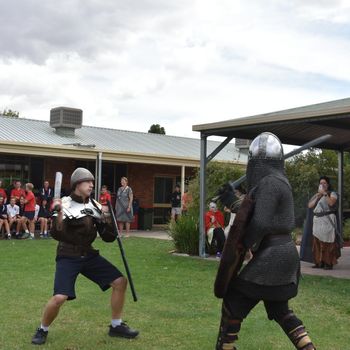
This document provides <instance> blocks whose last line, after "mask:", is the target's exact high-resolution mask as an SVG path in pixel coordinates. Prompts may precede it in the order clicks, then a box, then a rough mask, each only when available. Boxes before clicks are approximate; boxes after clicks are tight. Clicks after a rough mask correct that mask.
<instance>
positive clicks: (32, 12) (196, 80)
mask: <svg viewBox="0 0 350 350" xmlns="http://www.w3.org/2000/svg"><path fill="white" fill-rule="evenodd" d="M0 1H1V0H0ZM329 4H330V2H329V1H308V2H304V1H300V0H294V1H292V2H288V3H286V2H284V1H277V0H276V1H267V2H264V4H262V2H261V1H257V0H255V1H251V2H246V1H243V0H237V1H230V0H220V1H213V0H192V1H191V0H188V1H184V0H181V1H176V2H168V1H162V0H143V1H141V0H129V1H127V2H126V1H122V0H118V1H117V0H115V1H112V0H103V1H102V0H100V1H97V0H95V1H93V0H86V1H82V0H81V1H79V0H76V1H73V0H70V1H68V0H65V1H61V2H59V3H57V2H53V1H45V2H44V3H43V2H39V1H38V0H27V1H24V0H15V1H12V2H10V3H9V2H6V4H4V5H3V6H2V9H4V11H2V12H1V13H0V20H1V21H2V23H3V30H2V35H1V37H0V45H1V47H2V48H3V49H2V50H1V52H0V81H1V83H2V84H1V86H0V109H1V108H5V107H7V108H11V109H15V110H19V111H20V115H21V116H25V117H28V118H29V117H31V118H39V119H46V120H47V119H48V116H49V110H50V108H53V107H56V106H59V105H66V106H72V107H78V108H82V109H83V110H84V124H87V125H101V126H106V127H115V128H121V129H130V130H139V131H147V130H148V128H149V126H150V125H151V124H153V123H159V124H161V125H162V126H164V127H165V129H166V130H167V133H168V134H175V135H185V136H193V135H195V134H193V133H192V131H191V129H192V124H199V123H205V122H210V121H217V120H223V119H228V118H233V117H240V116H245V115H252V114H257V113H263V112H269V111H274V110H278V109H283V108H289V107H295V106H298V105H303V104H309V103H314V102H315V103H316V102H321V101H324V100H330V99H336V98H342V97H346V96H347V95H348V90H349V87H350V68H349V65H348V58H347V54H348V52H350V47H349V45H350V41H349V39H348V36H346V35H344V33H345V32H349V30H350V26H349V25H348V22H347V21H345V19H344V18H345V17H344V18H343V17H341V16H342V15H344V14H345V15H346V14H347V13H350V12H349V11H345V10H346V9H348V7H349V5H348V4H347V2H345V1H340V0H339V1H334V2H332V4H333V5H332V6H330V5H329ZM345 15H344V16H345ZM342 18H343V19H342ZM19 24H21V25H19ZM328 28H329V30H327V29H328Z"/></svg>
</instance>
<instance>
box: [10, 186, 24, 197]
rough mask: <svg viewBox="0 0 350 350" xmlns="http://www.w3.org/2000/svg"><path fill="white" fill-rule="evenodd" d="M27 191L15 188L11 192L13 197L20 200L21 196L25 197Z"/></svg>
mask: <svg viewBox="0 0 350 350" xmlns="http://www.w3.org/2000/svg"><path fill="white" fill-rule="evenodd" d="M25 194H26V193H25V191H24V190H23V189H22V188H19V189H17V188H13V189H12V190H11V197H16V198H17V199H19V198H20V197H21V196H25Z"/></svg>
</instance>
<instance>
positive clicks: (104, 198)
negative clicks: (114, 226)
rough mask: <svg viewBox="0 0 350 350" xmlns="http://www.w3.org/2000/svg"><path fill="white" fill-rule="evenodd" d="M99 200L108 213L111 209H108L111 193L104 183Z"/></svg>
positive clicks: (103, 209)
mask: <svg viewBox="0 0 350 350" xmlns="http://www.w3.org/2000/svg"><path fill="white" fill-rule="evenodd" d="M98 201H99V202H100V204H101V205H102V211H103V212H105V213H108V211H109V210H108V205H107V201H111V195H110V193H109V192H108V190H107V186H106V185H103V186H102V187H101V194H100V198H99V200H98Z"/></svg>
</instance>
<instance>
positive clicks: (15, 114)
mask: <svg viewBox="0 0 350 350" xmlns="http://www.w3.org/2000/svg"><path fill="white" fill-rule="evenodd" d="M1 114H2V115H3V116H4V117H11V118H18V117H19V112H17V111H13V110H12V109H6V108H5V109H4V111H3V112H2V113H1Z"/></svg>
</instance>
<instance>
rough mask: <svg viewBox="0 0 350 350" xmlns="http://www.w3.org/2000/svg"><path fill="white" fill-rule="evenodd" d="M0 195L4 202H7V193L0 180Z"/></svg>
mask: <svg viewBox="0 0 350 350" xmlns="http://www.w3.org/2000/svg"><path fill="white" fill-rule="evenodd" d="M0 196H3V198H4V204H6V202H7V193H6V191H5V189H4V188H2V180H0Z"/></svg>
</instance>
